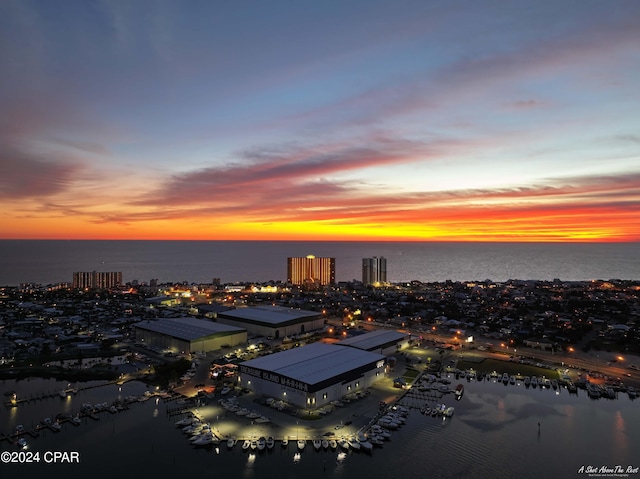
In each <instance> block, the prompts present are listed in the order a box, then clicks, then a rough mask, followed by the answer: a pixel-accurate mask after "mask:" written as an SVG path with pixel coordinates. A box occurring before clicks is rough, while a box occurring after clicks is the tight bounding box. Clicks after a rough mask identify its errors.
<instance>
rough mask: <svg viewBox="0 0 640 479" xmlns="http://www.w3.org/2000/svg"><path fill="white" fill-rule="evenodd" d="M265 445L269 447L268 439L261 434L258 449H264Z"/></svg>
mask: <svg viewBox="0 0 640 479" xmlns="http://www.w3.org/2000/svg"><path fill="white" fill-rule="evenodd" d="M265 447H267V439H266V438H265V437H264V436H260V437H259V438H258V441H257V448H258V451H264V449H265Z"/></svg>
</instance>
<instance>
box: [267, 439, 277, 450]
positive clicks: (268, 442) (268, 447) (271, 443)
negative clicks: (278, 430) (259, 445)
mask: <svg viewBox="0 0 640 479" xmlns="http://www.w3.org/2000/svg"><path fill="white" fill-rule="evenodd" d="M275 442H276V441H275V440H274V439H273V436H269V437H267V449H273V445H274V444H275Z"/></svg>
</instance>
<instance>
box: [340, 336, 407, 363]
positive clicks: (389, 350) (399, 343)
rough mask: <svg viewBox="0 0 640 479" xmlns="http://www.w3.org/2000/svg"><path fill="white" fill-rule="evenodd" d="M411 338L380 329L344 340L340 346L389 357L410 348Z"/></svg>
mask: <svg viewBox="0 0 640 479" xmlns="http://www.w3.org/2000/svg"><path fill="white" fill-rule="evenodd" d="M409 339H410V336H409V335H408V334H405V333H400V332H398V331H393V330H390V329H378V330H377V331H371V332H370V333H364V334H359V335H357V336H352V337H350V338H347V339H343V340H342V341H340V342H339V343H338V344H341V345H343V346H350V347H352V348H358V349H362V350H364V351H369V352H372V353H378V354H384V355H385V356H388V355H390V354H394V353H396V352H397V351H399V350H401V349H404V348H406V347H408V346H409Z"/></svg>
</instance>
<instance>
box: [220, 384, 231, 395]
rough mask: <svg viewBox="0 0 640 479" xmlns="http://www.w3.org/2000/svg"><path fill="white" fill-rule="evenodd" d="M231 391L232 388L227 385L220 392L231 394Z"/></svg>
mask: <svg viewBox="0 0 640 479" xmlns="http://www.w3.org/2000/svg"><path fill="white" fill-rule="evenodd" d="M230 392H231V388H230V387H229V386H225V387H223V388H222V390H221V391H220V394H229V393H230Z"/></svg>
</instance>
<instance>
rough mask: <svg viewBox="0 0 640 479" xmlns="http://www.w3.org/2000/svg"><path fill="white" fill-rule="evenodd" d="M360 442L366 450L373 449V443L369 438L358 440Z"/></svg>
mask: <svg viewBox="0 0 640 479" xmlns="http://www.w3.org/2000/svg"><path fill="white" fill-rule="evenodd" d="M358 444H360V447H361V448H362V449H363V450H365V451H371V450H373V444H371V443H370V442H369V441H368V440H367V441H358Z"/></svg>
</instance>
